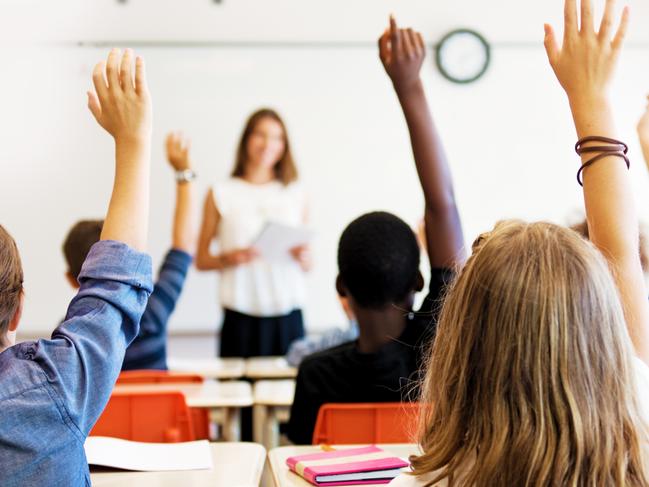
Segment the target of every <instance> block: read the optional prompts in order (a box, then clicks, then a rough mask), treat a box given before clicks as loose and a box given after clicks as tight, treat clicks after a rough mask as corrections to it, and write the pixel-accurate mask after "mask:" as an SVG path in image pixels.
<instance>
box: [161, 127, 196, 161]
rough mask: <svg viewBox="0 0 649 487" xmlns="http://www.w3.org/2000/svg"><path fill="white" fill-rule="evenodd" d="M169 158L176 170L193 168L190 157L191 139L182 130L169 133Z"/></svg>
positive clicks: (167, 144)
mask: <svg viewBox="0 0 649 487" xmlns="http://www.w3.org/2000/svg"><path fill="white" fill-rule="evenodd" d="M165 147H166V149H167V159H168V160H169V163H170V164H171V165H172V166H173V168H174V169H175V170H176V171H184V170H186V169H190V168H191V160H190V159H189V148H190V140H189V138H187V137H185V136H184V135H183V133H182V132H172V133H170V134H169V135H167V139H166V142H165Z"/></svg>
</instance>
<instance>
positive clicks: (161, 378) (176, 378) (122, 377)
mask: <svg viewBox="0 0 649 487" xmlns="http://www.w3.org/2000/svg"><path fill="white" fill-rule="evenodd" d="M203 382H204V379H203V377H201V376H200V375H197V374H184V373H170V372H167V371H166V370H126V371H124V372H122V373H120V374H119V377H118V378H117V384H160V383H166V384H169V383H185V384H187V383H192V384H200V383H203ZM189 411H190V413H191V415H192V421H193V423H194V432H195V438H194V439H196V440H207V439H209V437H210V420H209V412H208V411H207V410H206V409H202V408H190V409H189Z"/></svg>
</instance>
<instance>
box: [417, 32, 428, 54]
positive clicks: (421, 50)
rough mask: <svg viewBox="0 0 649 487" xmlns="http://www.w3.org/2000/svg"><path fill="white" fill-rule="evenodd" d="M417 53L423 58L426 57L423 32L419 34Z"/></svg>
mask: <svg viewBox="0 0 649 487" xmlns="http://www.w3.org/2000/svg"><path fill="white" fill-rule="evenodd" d="M417 52H418V54H419V55H420V56H422V57H423V56H425V55H426V42H424V36H422V35H421V32H417Z"/></svg>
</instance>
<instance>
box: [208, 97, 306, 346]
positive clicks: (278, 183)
mask: <svg viewBox="0 0 649 487" xmlns="http://www.w3.org/2000/svg"><path fill="white" fill-rule="evenodd" d="M297 177H298V174H297V168H296V166H295V162H294V160H293V155H292V153H291V147H290V144H289V139H288V133H287V130H286V126H285V124H284V122H283V121H282V119H281V118H280V116H279V115H278V114H277V112H275V111H274V110H271V109H267V108H265V109H261V110H258V111H256V112H255V113H253V114H252V115H251V116H250V118H249V119H248V121H247V122H246V126H245V128H244V131H243V134H242V136H241V140H240V142H239V146H238V149H237V153H236V161H235V165H234V168H233V170H232V173H231V177H230V178H229V179H228V180H226V181H222V182H219V183H217V184H216V185H214V187H213V188H212V189H210V191H209V192H208V194H207V197H206V198H205V204H204V210H203V223H202V227H201V234H200V238H199V245H198V252H197V255H196V267H197V268H198V269H199V270H217V271H219V272H220V282H219V289H220V301H221V306H222V307H223V309H224V318H223V326H222V329H221V337H220V355H221V356H222V357H251V356H260V355H284V354H285V353H286V352H287V350H288V346H289V344H290V343H291V342H292V341H293V340H295V339H297V338H301V337H302V336H304V325H303V320H302V311H301V308H302V306H303V304H304V298H305V290H304V272H305V271H306V270H308V268H309V267H310V258H309V251H308V248H307V247H306V246H298V247H295V248H293V249H291V251H290V252H289V253H288V254H287V256H286V257H287V258H286V259H274V260H271V259H265V258H263V257H262V256H260V255H259V254H258V252H257V251H256V249H255V248H254V247H253V246H252V245H253V243H254V240H255V238H256V237H257V236H258V235H259V234H260V232H261V230H262V229H263V227H264V225H265V224H267V223H269V222H275V223H280V224H284V225H289V226H292V227H298V226H302V225H304V224H305V223H306V219H307V205H306V195H305V192H304V190H303V188H302V185H301V184H299V183H298V181H297ZM214 240H217V241H218V244H219V252H218V253H217V254H214V253H213V252H212V251H211V244H212V242H213V241H214Z"/></svg>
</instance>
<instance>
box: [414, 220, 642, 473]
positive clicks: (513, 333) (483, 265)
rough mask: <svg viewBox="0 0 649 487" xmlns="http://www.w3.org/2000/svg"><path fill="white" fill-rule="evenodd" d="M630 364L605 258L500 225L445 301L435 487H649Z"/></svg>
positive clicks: (560, 233)
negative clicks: (441, 484)
mask: <svg viewBox="0 0 649 487" xmlns="http://www.w3.org/2000/svg"><path fill="white" fill-rule="evenodd" d="M632 354H633V351H632V348H631V344H630V339H629V337H628V333H627V330H626V325H625V321H624V315H623V312H622V307H621V304H620V300H619V298H618V295H617V290H616V287H615V284H614V281H613V279H612V276H611V274H610V272H609V270H608V267H607V264H606V262H605V260H604V258H603V257H602V256H601V254H600V253H599V252H598V251H597V250H596V249H595V247H594V246H593V245H592V244H590V243H589V242H587V241H585V240H584V239H583V238H581V237H580V236H579V235H577V234H576V233H575V232H574V231H572V230H569V229H567V228H563V227H559V226H557V225H553V224H549V223H531V224H527V223H523V222H517V221H508V222H502V223H499V224H498V225H496V227H495V228H494V230H493V231H492V232H491V233H490V234H488V235H483V236H481V237H480V238H479V239H478V240H476V243H474V253H473V256H472V257H471V258H470V259H469V260H468V262H467V264H466V266H465V267H464V269H463V270H462V271H461V272H460V273H459V275H458V277H457V280H456V282H455V283H454V284H453V285H452V287H451V288H450V289H449V291H448V294H447V297H446V300H445V302H444V304H443V306H442V310H441V314H440V318H439V323H438V328H437V336H436V338H435V342H434V345H433V348H432V353H431V355H430V357H429V363H428V365H427V366H428V369H427V372H426V377H425V379H424V383H423V385H422V392H421V394H422V396H421V401H422V403H424V404H429V405H430V407H422V408H421V418H420V430H419V442H420V444H421V447H422V450H423V454H422V455H420V456H417V457H413V458H412V459H411V460H412V463H413V468H414V474H415V475H422V474H430V475H432V477H431V482H430V483H429V484H427V485H433V484H434V483H436V482H438V481H440V480H442V479H447V481H448V482H449V485H470V486H474V485H481V486H483V485H484V486H521V485H524V486H548V485H552V486H555V485H556V486H564V485H566V486H609V485H611V486H612V485H615V486H622V485H624V486H646V485H648V482H647V472H646V471H645V467H644V466H643V458H642V451H641V450H642V447H641V443H643V442H644V441H646V430H645V427H644V425H643V424H642V421H641V418H640V415H639V413H638V405H637V403H636V398H635V380H634V373H633V364H632V356H633V355H632Z"/></svg>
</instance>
